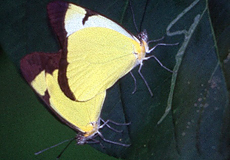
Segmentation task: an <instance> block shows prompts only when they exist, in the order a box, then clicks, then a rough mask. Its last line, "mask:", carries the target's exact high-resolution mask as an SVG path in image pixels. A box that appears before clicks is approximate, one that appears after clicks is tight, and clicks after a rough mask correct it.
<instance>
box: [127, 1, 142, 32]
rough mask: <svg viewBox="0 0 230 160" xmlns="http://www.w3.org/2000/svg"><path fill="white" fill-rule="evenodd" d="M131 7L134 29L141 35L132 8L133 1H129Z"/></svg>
mask: <svg viewBox="0 0 230 160" xmlns="http://www.w3.org/2000/svg"><path fill="white" fill-rule="evenodd" d="M129 7H130V10H131V13H132V16H133V24H134V27H135V29H136V31H137V33H139V32H140V31H139V29H138V27H137V23H136V19H135V14H134V11H133V7H132V4H131V0H129Z"/></svg>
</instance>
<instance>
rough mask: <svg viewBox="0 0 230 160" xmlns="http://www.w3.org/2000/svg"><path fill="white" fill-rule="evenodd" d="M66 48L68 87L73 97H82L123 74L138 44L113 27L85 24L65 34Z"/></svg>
mask: <svg viewBox="0 0 230 160" xmlns="http://www.w3.org/2000/svg"><path fill="white" fill-rule="evenodd" d="M67 49H68V50H67V52H68V54H67V62H68V63H69V64H68V66H67V70H66V75H67V79H68V84H69V87H70V89H71V91H72V92H73V94H74V96H75V98H76V99H77V100H79V101H86V100H89V99H91V98H93V97H94V96H96V95H97V94H98V93H102V92H104V91H105V90H106V89H108V88H109V87H111V86H112V85H113V84H114V83H115V82H116V81H117V80H118V79H120V78H121V77H122V76H124V75H125V74H127V73H128V72H129V71H130V70H131V69H132V68H133V67H134V66H135V65H136V64H137V58H138V57H137V55H136V54H135V53H138V52H139V51H140V50H141V46H140V44H139V43H138V42H137V41H135V40H134V39H131V38H129V37H127V36H125V35H123V34H121V33H119V32H117V31H115V30H112V29H108V28H102V27H88V28H84V29H81V30H79V31H77V32H75V33H73V34H72V35H70V36H69V37H68V47H67Z"/></svg>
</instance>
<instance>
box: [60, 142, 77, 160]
mask: <svg viewBox="0 0 230 160" xmlns="http://www.w3.org/2000/svg"><path fill="white" fill-rule="evenodd" d="M74 140H75V138H72V139H70V141H69V143H68V144H67V145H66V146H65V148H64V149H63V150H62V151H61V153H60V154H59V155H58V156H57V158H56V159H59V158H60V157H61V156H62V154H63V153H64V151H65V150H66V149H67V148H68V147H69V145H70V144H71V143H72V142H73V141H74Z"/></svg>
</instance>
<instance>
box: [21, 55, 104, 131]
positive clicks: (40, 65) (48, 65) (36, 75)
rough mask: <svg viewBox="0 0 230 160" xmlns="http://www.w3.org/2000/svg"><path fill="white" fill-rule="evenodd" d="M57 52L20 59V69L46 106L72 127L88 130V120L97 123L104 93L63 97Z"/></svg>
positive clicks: (90, 125)
mask: <svg viewBox="0 0 230 160" xmlns="http://www.w3.org/2000/svg"><path fill="white" fill-rule="evenodd" d="M60 57H61V51H60V52H59V53H40V52H34V53H32V54H29V55H26V56H25V57H24V58H23V59H22V60H21V63H20V65H21V71H22V74H23V76H24V77H25V79H26V80H27V82H28V83H29V84H30V85H31V86H32V87H33V89H34V90H35V91H36V92H37V93H38V95H39V96H40V97H41V99H42V100H43V101H44V102H45V103H46V104H47V106H48V107H49V109H50V110H51V111H52V112H53V113H54V114H55V115H56V116H57V117H58V118H59V119H60V120H61V121H62V122H63V123H65V124H67V125H68V126H69V127H71V128H73V129H74V130H77V131H81V132H90V131H91V130H93V125H92V123H91V122H97V121H98V119H99V117H100V113H101V109H102V106H103V103H104V99H105V94H106V93H105V92H103V93H101V94H99V95H97V96H96V97H94V98H93V99H91V100H90V101H87V102H76V101H73V100H71V99H69V98H68V97H66V96H65V94H64V93H63V91H62V90H61V89H60V86H59V84H58V81H57V77H58V75H57V73H58V66H59V61H60Z"/></svg>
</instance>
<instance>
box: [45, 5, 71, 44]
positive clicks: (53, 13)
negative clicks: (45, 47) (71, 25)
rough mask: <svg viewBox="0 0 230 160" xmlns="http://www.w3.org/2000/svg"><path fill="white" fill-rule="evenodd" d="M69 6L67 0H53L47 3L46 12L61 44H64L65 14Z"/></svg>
mask: <svg viewBox="0 0 230 160" xmlns="http://www.w3.org/2000/svg"><path fill="white" fill-rule="evenodd" d="M68 7H69V3H68V2H64V1H54V2H50V3H49V4H48V5H47V12H48V16H49V19H50V24H51V26H52V28H53V30H54V32H55V33H56V35H57V36H58V39H59V42H60V44H61V46H62V47H63V46H65V42H66V35H67V33H66V30H65V24H64V21H65V14H66V11H67V9H68Z"/></svg>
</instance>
